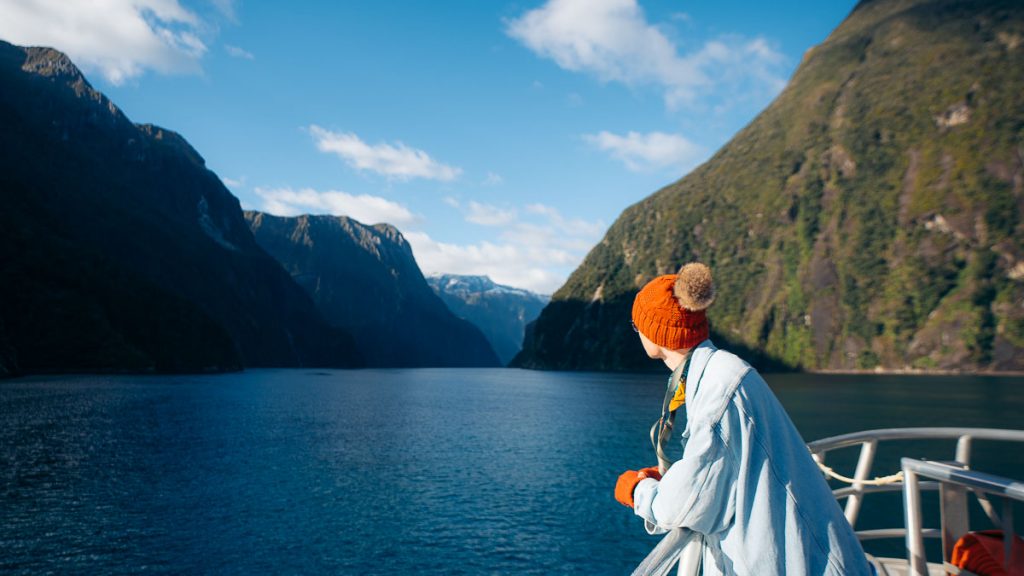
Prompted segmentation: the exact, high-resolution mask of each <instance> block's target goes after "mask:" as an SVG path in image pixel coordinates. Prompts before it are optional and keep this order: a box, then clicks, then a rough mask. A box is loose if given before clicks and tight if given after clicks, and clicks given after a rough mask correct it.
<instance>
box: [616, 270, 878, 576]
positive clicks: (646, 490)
mask: <svg viewBox="0 0 1024 576" xmlns="http://www.w3.org/2000/svg"><path fill="white" fill-rule="evenodd" d="M714 299H715V287H714V284H713V282H712V278H711V271H710V270H709V269H708V267H707V266H705V265H703V264H698V263H691V264H687V265H685V266H683V267H682V268H681V269H680V270H679V273H678V274H671V275H666V276H660V277H658V278H655V279H654V280H651V281H650V282H649V283H648V284H647V285H646V286H644V287H643V289H641V290H640V292H639V293H638V294H637V295H636V299H635V300H634V302H633V314H632V316H633V325H634V328H635V329H636V331H637V332H638V333H639V336H640V342H641V343H642V344H643V347H644V351H646V352H647V355H648V356H649V357H651V358H652V359H656V360H662V361H663V362H664V363H665V365H666V366H668V368H669V369H670V370H672V376H671V377H670V378H669V383H670V389H675V390H676V393H675V394H674V395H673V396H672V398H671V402H669V405H668V410H667V412H668V413H672V414H674V412H675V410H676V409H677V408H679V407H684V408H685V410H686V429H685V431H684V432H683V433H682V440H683V457H682V459H681V460H679V461H678V462H676V463H675V464H673V465H672V466H671V468H669V469H668V470H667V471H665V472H664V476H662V475H661V473H659V470H658V468H653V467H652V468H645V469H643V470H640V471H634V470H630V471H627V472H625V473H623V474H622V476H620V477H619V481H618V484H617V485H616V487H615V494H616V498H617V499H618V500H619V502H621V503H622V504H624V505H626V506H629V507H631V508H633V511H634V512H635V513H636V515H637V516H640V517H641V518H643V519H644V520H645V521H646V523H647V527H648V531H650V532H652V533H655V532H663V531H665V530H670V529H674V528H688V529H690V530H693V531H695V532H698V533H700V534H701V535H703V538H704V545H705V546H704V557H703V570H704V574H757V575H769V574H856V575H861V574H864V575H870V574H873V570H872V569H871V568H870V567H869V564H868V562H867V559H866V558H865V555H864V550H863V548H861V545H860V542H859V541H858V540H857V537H856V536H855V535H854V533H853V530H852V529H851V527H850V525H849V524H848V523H847V521H846V519H845V518H844V517H843V514H842V511H841V510H840V509H839V505H838V503H837V502H836V500H835V498H834V497H833V496H832V492H831V491H830V490H829V487H828V485H827V484H826V483H825V480H824V478H823V476H822V474H821V472H820V471H819V470H818V468H817V465H816V464H815V463H814V461H813V460H812V459H811V455H810V452H809V451H808V450H807V445H806V444H805V443H804V441H803V439H802V438H801V437H800V434H799V433H798V432H797V431H796V427H794V426H793V422H792V421H791V420H790V419H789V416H787V415H786V412H785V410H783V408H782V405H781V404H779V402H778V400H777V399H776V398H775V396H774V395H773V394H772V392H771V390H770V389H769V388H768V385H767V384H765V382H764V380H763V379H762V378H761V376H760V375H759V374H758V373H757V371H756V370H754V369H753V368H751V367H750V365H749V364H747V363H746V362H744V361H743V360H741V359H739V358H738V357H736V356H735V355H733V354H730V353H729V352H726V351H724V350H718V349H717V348H715V346H714V345H713V344H712V343H711V341H710V340H708V321H707V316H706V314H705V310H706V309H707V308H708V306H710V305H711V304H712V302H714Z"/></svg>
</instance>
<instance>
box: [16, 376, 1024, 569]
mask: <svg viewBox="0 0 1024 576" xmlns="http://www.w3.org/2000/svg"><path fill="white" fill-rule="evenodd" d="M768 380H769V382H770V383H771V384H772V387H773V388H774V389H775V391H776V393H777V394H778V395H779V397H780V399H781V400H782V401H783V403H784V404H785V406H786V407H787V409H788V410H789V411H790V413H791V415H792V416H793V418H794V420H795V421H796V423H797V426H798V427H799V428H800V430H801V432H802V433H803V435H804V437H805V438H806V439H808V440H810V439H815V438H820V437H824V436H830V435H835V434H840V433H844V432H850V431H854V430H859V429H866V428H876V427H891V426H989V427H1004V428H1012V427H1017V428H1024V379H1021V378H960V377H956V378H954V377H865V376H806V375H799V376H796V375H785V376H768ZM663 385H664V377H662V376H660V375H650V374H647V375H622V374H617V375H616V374H612V375H609V374H579V373H545V372H529V371H519V370H507V369H504V370H502V369H498V370H466V369H463V370H393V371H388V370H364V371H337V372H315V371H300V370H290V371H287V370H262V371H249V372H246V373H243V374H231V375H222V376H201V377H195V376H181V377H177V376H176V377H137V376H136V377H131V376H125V377H109V376H104V377H45V378H29V379H22V380H16V381H9V382H4V383H0V573H14V574H18V573H31V574H43V573H126V572H131V573H136V572H142V571H147V572H166V573H246V574H248V573H266V572H270V573H335V574H392V573H404V572H414V573H420V574H458V573H466V574H552V573H557V574H565V573H581V574H594V573H596V574H623V573H628V572H629V571H630V570H631V569H632V568H633V567H634V566H635V565H636V564H637V563H639V561H640V560H641V559H642V558H643V557H644V556H645V555H646V554H647V552H648V551H649V550H650V548H651V547H652V546H654V544H655V543H656V542H657V539H656V538H654V537H649V536H646V535H645V534H643V530H642V528H641V526H640V521H639V519H637V518H636V517H634V516H632V514H631V513H630V512H629V511H628V510H626V509H625V508H623V507H621V506H619V505H618V504H617V503H615V501H614V500H613V498H612V488H613V486H614V483H615V479H616V477H617V476H618V474H619V473H620V472H621V471H622V470H623V469H625V468H636V467H638V466H643V465H649V464H653V462H654V460H653V458H652V456H653V454H652V451H651V448H650V446H649V444H648V440H647V431H648V428H649V426H650V424H651V422H652V421H653V420H654V419H655V418H656V417H657V412H658V410H659V409H660V405H661V398H660V396H661V390H662V387H663ZM933 448H934V447H933V446H927V445H925V446H921V447H920V449H919V450H920V452H921V453H920V455H921V456H936V457H942V458H946V459H949V458H951V457H952V447H951V446H947V447H946V449H945V450H943V451H941V452H939V453H936V454H930V453H929V452H930V451H931V452H934V450H933ZM915 450H918V448H915ZM976 454H977V460H976V463H977V464H978V465H979V467H981V468H986V467H987V468H988V469H990V470H992V471H994V472H998V473H1002V474H1010V475H1015V476H1016V477H1018V478H1020V477H1024V453H1022V450H1021V447H1020V446H1008V445H998V444H992V445H989V446H988V448H986V445H985V444H981V443H979V444H978V445H977V452H976ZM915 455H918V454H915ZM895 456H896V455H895V454H892V455H889V456H887V455H886V454H882V461H881V462H880V463H879V469H878V472H879V473H882V472H891V471H894V470H895V468H893V469H891V470H889V469H884V468H885V467H886V466H890V465H891V466H893V467H894V466H895V463H894V462H895V460H894V458H895ZM852 459H853V454H851V455H850V457H849V458H847V460H848V461H850V462H852ZM843 461H844V460H843V459H842V458H839V459H838V460H835V462H838V463H842V462H843ZM890 463H891V464H890ZM847 472H848V473H849V470H848V471H847ZM895 502H896V503H895V505H893V506H883V507H881V508H879V511H880V512H885V511H888V512H894V513H899V511H900V509H899V501H898V500H896V501H895ZM885 508H888V510H885ZM1022 516H1024V514H1018V516H1017V517H1018V518H1020V517H1022ZM863 520H864V525H862V526H859V527H866V526H867V525H869V524H871V523H873V522H880V521H881V518H879V517H878V514H877V512H876V514H875V515H874V516H873V515H872V514H870V513H868V515H867V517H866V518H864V519H863ZM897 550H898V548H897Z"/></svg>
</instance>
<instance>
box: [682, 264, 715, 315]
mask: <svg viewBox="0 0 1024 576" xmlns="http://www.w3.org/2000/svg"><path fill="white" fill-rule="evenodd" d="M672 292H673V293H674V294H675V296H676V300H678V301H679V305H680V306H682V307H683V308H685V309H687V310H691V311H694V312H696V311H698V310H707V308H708V306H711V304H712V303H714V301H715V283H714V282H713V281H712V280H711V269H710V268H708V267H707V266H705V265H704V264H701V263H700V262H690V263H689V264H684V265H683V267H682V268H680V269H679V273H678V274H676V281H675V284H673V286H672Z"/></svg>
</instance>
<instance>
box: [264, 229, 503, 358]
mask: <svg viewBox="0 0 1024 576" xmlns="http://www.w3.org/2000/svg"><path fill="white" fill-rule="evenodd" d="M245 217H246V220H247V221H248V223H249V226H250V227H251V229H252V232H253V234H254V235H255V237H256V241H257V242H259V244H260V245H261V246H262V247H263V248H264V249H265V250H266V251H267V252H269V253H270V254H271V255H272V256H273V257H274V258H276V259H277V260H278V261H279V262H280V263H281V264H282V265H283V266H284V268H285V270H287V271H288V272H289V273H291V275H292V277H293V278H294V279H295V281H296V282H298V284H299V285H300V286H302V287H303V288H304V289H305V290H306V292H307V293H308V294H309V295H310V296H311V297H312V298H313V301H314V302H316V305H317V307H318V308H319V309H320V311H321V312H322V313H323V315H324V317H325V318H327V320H328V321H329V322H330V323H331V324H333V325H335V326H340V327H343V328H345V329H346V330H348V331H350V332H351V333H353V334H356V335H357V338H356V344H357V346H358V348H359V350H360V352H361V353H362V355H363V356H364V357H365V358H366V361H367V363H368V364H369V365H371V366H402V367H412V366H497V365H498V357H497V356H495V354H494V351H493V350H492V349H491V346H490V344H488V343H487V339H486V338H485V337H484V335H483V334H482V333H481V332H480V330H478V329H477V328H476V327H475V326H473V325H472V324H470V323H469V322H467V321H465V320H461V319H459V318H458V317H456V316H455V315H454V314H452V313H451V311H449V310H448V308H447V307H445V305H444V303H443V302H442V301H441V300H440V298H438V297H437V296H436V295H435V294H434V293H433V292H432V291H431V290H430V287H429V286H427V282H426V280H424V278H423V273H422V272H420V268H419V266H418V265H417V264H416V260H415V258H413V254H412V248H411V247H410V246H409V243H408V242H407V241H406V240H405V237H403V236H402V234H401V233H400V232H399V231H398V230H397V229H396V228H395V227H394V226H390V225H388V224H376V225H374V226H367V225H365V224H361V223H359V222H357V221H355V220H352V219H351V218H346V217H344V216H308V215H307V216H297V217H294V218H286V217H281V216H272V215H270V214H263V213H260V212H246V213H245Z"/></svg>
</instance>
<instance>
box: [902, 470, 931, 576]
mask: <svg viewBox="0 0 1024 576" xmlns="http://www.w3.org/2000/svg"><path fill="white" fill-rule="evenodd" d="M908 460H910V459H909V458H904V459H903V461H902V462H903V464H902V467H903V520H904V522H905V523H906V527H907V565H908V568H909V569H910V572H909V573H910V574H915V575H916V576H928V560H927V558H926V557H925V554H924V537H923V536H922V534H921V528H922V526H921V487H920V486H918V484H917V473H916V472H914V471H913V470H912V469H911V468H910V466H909V465H908V464H907V461H908Z"/></svg>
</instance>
